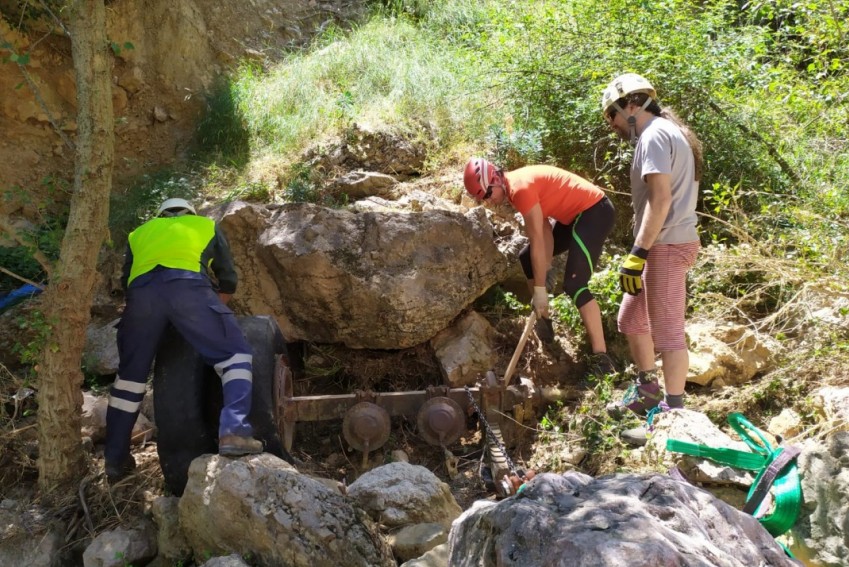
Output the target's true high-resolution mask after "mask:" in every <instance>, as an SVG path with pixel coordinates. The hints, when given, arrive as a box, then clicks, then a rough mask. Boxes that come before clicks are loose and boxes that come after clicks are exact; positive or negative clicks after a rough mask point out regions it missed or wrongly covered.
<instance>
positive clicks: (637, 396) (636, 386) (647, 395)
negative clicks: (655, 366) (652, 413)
mask: <svg viewBox="0 0 849 567" xmlns="http://www.w3.org/2000/svg"><path fill="white" fill-rule="evenodd" d="M661 401H663V392H662V391H661V390H660V384H658V382H657V370H650V371H648V372H642V371H641V372H639V373H638V374H637V378H636V380H634V382H633V383H632V384H631V385H630V386H628V389H627V390H626V391H625V396H623V398H622V400H621V401H619V402H612V403H610V404H607V413H608V414H610V416H611V417H613V418H617V419H618V418H621V417H623V416H624V415H625V413H626V412H627V411H632V412H634V413H635V414H637V415H646V412H648V411H649V410H650V409H652V408H654V407H656V406H657V404H659V403H660V402H661Z"/></svg>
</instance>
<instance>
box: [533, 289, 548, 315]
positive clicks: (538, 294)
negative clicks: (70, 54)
mask: <svg viewBox="0 0 849 567" xmlns="http://www.w3.org/2000/svg"><path fill="white" fill-rule="evenodd" d="M531 305H533V306H534V311H536V312H537V317H542V318H543V319H548V291H547V290H546V289H545V287H542V286H534V298H533V299H532V300H531Z"/></svg>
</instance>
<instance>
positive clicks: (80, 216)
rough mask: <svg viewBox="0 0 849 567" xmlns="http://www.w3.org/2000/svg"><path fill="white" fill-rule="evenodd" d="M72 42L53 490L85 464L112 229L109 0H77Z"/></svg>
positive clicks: (53, 312) (46, 440)
mask: <svg viewBox="0 0 849 567" xmlns="http://www.w3.org/2000/svg"><path fill="white" fill-rule="evenodd" d="M70 30H71V50H72V53H73V58H74V70H75V75H76V83H77V85H76V86H77V139H76V156H75V159H76V165H75V172H74V193H73V195H72V197H71V211H70V216H69V218H68V226H67V228H66V229H65V236H64V238H63V240H62V248H61V251H60V255H59V262H58V264H57V266H56V269H55V271H54V273H53V276H52V277H51V278H50V283H49V285H48V288H47V292H46V297H45V309H46V314H47V317H48V319H47V320H48V321H49V322H50V324H51V328H52V330H51V334H50V336H49V337H48V341H47V344H46V345H45V349H44V353H43V355H42V363H41V365H40V368H39V369H38V372H39V389H38V444H39V459H38V470H39V487H40V488H41V490H42V492H43V493H44V494H45V495H46V494H49V493H51V492H53V491H54V490H56V489H59V488H66V487H67V486H68V485H71V484H74V483H76V482H77V481H78V480H79V479H81V478H82V476H83V475H84V474H85V472H86V467H85V459H84V455H83V450H82V444H81V441H80V424H81V408H82V390H81V387H82V382H83V376H82V372H81V370H80V361H81V359H82V353H83V348H84V347H85V332H86V327H87V326H88V323H89V320H90V318H91V313H90V306H91V300H92V296H93V289H94V284H95V277H96V276H97V271H96V268H97V257H98V253H99V252H100V248H101V245H102V244H103V241H104V238H105V236H106V234H107V221H108V216H109V194H110V191H111V187H112V164H113V155H114V147H113V144H114V129H113V116H112V83H111V80H110V74H111V61H112V60H111V54H110V53H109V51H108V42H107V39H106V10H105V7H104V0H72V2H71V13H70Z"/></svg>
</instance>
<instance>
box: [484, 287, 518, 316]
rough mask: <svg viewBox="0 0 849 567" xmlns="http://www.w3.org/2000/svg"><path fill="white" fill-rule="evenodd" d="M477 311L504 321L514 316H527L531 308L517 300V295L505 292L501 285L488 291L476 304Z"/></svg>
mask: <svg viewBox="0 0 849 567" xmlns="http://www.w3.org/2000/svg"><path fill="white" fill-rule="evenodd" d="M473 308H474V309H475V311H478V312H480V313H483V314H485V315H489V316H491V317H493V318H495V319H502V318H505V317H511V316H514V315H527V314H529V313H530V306H529V305H527V304H525V303H522V302H521V301H519V300H518V299H517V298H516V294H514V293H512V292H509V291H505V290H504V288H502V287H501V286H500V285H495V286H492V287H491V288H489V289H488V290H486V292H485V293H484V294H483V295H482V296H480V297H479V298H478V299H477V300H476V301H475V303H474V305H473Z"/></svg>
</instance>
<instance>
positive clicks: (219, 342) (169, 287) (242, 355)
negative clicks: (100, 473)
mask: <svg viewBox="0 0 849 567" xmlns="http://www.w3.org/2000/svg"><path fill="white" fill-rule="evenodd" d="M169 323H170V324H171V325H173V326H174V327H175V328H176V329H177V332H179V333H180V335H182V337H183V338H184V339H186V341H187V342H188V343H189V344H191V345H192V347H193V348H194V349H195V350H196V351H197V352H198V353H199V354H200V356H201V358H202V359H203V361H204V362H205V363H206V364H208V365H210V366H212V367H214V368H215V371H216V372H217V373H218V375H219V376H220V377H221V382H222V386H223V394H224V395H223V398H224V407H223V409H222V410H221V416H220V423H219V429H218V434H219V438H220V437H221V436H224V435H241V436H250V435H252V428H251V426H250V424H249V423H248V414H249V413H250V410H251V389H252V376H253V374H252V352H251V348H250V345H249V344H248V342H247V340H246V339H245V335H244V333H242V330H241V328H240V327H239V325H238V323H237V322H236V317H235V315H234V314H233V312H232V311H231V310H230V309H229V308H228V307H227V306H226V305H224V304H223V303H222V302H221V300H220V299H219V298H218V294H217V293H216V292H215V290H214V289H213V288H212V284H211V282H210V281H209V279H208V278H207V277H206V276H205V275H202V274H198V273H194V272H188V271H184V270H171V269H159V270H155V271H153V272H148V273H146V274H143V275H141V276H139V277H138V278H136V280H134V281H133V283H132V285H131V286H130V288H129V289H128V290H127V305H126V308H125V309H124V314H123V316H122V317H121V321H120V322H119V324H118V353H119V355H120V362H119V365H118V375H117V376H116V378H115V383H114V384H113V385H112V389H111V391H110V396H109V407H108V409H107V412H106V446H105V449H104V456H105V458H106V461H107V462H110V463H116V464H120V463H123V462H124V461H125V460H126V459H127V457H128V456H129V453H130V436H131V434H132V430H133V425H134V424H135V422H136V418H137V417H138V414H139V409H140V407H141V401H142V398H144V392H145V384H146V382H147V377H148V374H149V373H150V367H151V365H152V364H153V359H154V357H155V356H156V351H157V350H158V348H159V343H160V340H161V339H162V336H163V334H164V332H165V330H166V328H167V326H168V324H169Z"/></svg>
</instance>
